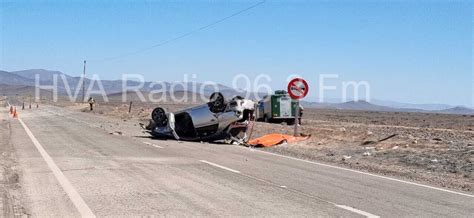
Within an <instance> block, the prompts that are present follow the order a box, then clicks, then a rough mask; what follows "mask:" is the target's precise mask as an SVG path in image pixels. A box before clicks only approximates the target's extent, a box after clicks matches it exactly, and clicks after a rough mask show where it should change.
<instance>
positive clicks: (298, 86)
mask: <svg viewBox="0 0 474 218" xmlns="http://www.w3.org/2000/svg"><path fill="white" fill-rule="evenodd" d="M308 91H309V86H308V83H307V82H306V80H304V79H301V78H295V79H292V80H291V81H290V82H289V83H288V94H290V97H291V98H292V99H295V100H299V99H302V98H304V97H306V95H308Z"/></svg>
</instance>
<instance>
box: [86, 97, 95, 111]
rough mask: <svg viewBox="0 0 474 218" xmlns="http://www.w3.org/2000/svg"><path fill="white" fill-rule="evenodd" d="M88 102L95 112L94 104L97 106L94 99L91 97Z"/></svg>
mask: <svg viewBox="0 0 474 218" xmlns="http://www.w3.org/2000/svg"><path fill="white" fill-rule="evenodd" d="M87 102H88V103H89V107H90V110H91V111H93V110H94V104H95V100H94V98H93V97H90V98H89V100H88V101H87Z"/></svg>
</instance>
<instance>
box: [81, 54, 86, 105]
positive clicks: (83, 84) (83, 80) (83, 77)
mask: <svg viewBox="0 0 474 218" xmlns="http://www.w3.org/2000/svg"><path fill="white" fill-rule="evenodd" d="M85 82H86V60H84V73H83V74H82V98H83V99H84V102H85V101H86V91H85Z"/></svg>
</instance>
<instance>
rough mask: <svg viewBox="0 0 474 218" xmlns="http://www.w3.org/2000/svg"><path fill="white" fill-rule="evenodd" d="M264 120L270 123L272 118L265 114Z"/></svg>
mask: <svg viewBox="0 0 474 218" xmlns="http://www.w3.org/2000/svg"><path fill="white" fill-rule="evenodd" d="M263 122H265V123H270V122H271V120H270V118H268V116H267V115H264V116H263Z"/></svg>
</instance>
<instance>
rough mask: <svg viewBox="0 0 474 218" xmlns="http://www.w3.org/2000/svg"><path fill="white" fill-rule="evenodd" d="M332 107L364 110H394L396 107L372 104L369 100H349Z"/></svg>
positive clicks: (331, 106)
mask: <svg viewBox="0 0 474 218" xmlns="http://www.w3.org/2000/svg"><path fill="white" fill-rule="evenodd" d="M329 107H330V108H335V109H343V110H364V111H394V110H395V109H394V108H390V107H384V106H379V105H374V104H371V103H369V102H367V101H348V102H344V103H339V104H331V105H329Z"/></svg>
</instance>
